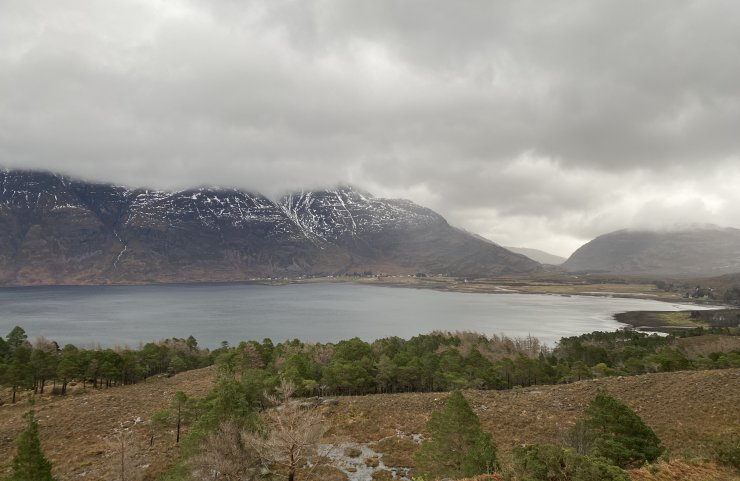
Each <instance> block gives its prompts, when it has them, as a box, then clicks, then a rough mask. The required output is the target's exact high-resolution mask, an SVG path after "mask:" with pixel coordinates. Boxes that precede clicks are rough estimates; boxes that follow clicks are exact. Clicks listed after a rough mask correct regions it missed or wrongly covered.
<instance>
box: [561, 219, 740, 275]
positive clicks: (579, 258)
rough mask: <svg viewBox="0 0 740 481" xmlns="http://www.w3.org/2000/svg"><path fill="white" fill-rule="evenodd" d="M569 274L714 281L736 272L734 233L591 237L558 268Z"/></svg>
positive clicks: (739, 248)
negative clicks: (581, 272) (585, 273)
mask: <svg viewBox="0 0 740 481" xmlns="http://www.w3.org/2000/svg"><path fill="white" fill-rule="evenodd" d="M563 267H564V268H566V269H568V270H570V271H591V272H611V273H622V274H663V275H692V276H718V275H722V274H728V273H734V272H740V229H733V228H722V227H717V226H712V225H704V226H694V227H688V228H683V229H677V230H673V231H655V232H653V231H637V230H620V231H617V232H612V233H609V234H605V235H602V236H599V237H597V238H596V239H594V240H592V241H591V242H589V243H587V244H585V245H583V246H582V247H580V248H579V249H578V250H576V251H575V252H574V253H573V255H571V256H570V258H569V259H568V260H567V261H566V262H565V263H564V264H563Z"/></svg>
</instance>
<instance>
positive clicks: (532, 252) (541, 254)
mask: <svg viewBox="0 0 740 481" xmlns="http://www.w3.org/2000/svg"><path fill="white" fill-rule="evenodd" d="M505 248H506V249H508V250H510V251H511V252H516V253H517V254H521V255H523V256H527V257H529V258H530V259H532V260H533V261H537V262H539V263H540V264H550V265H553V266H559V265H560V264H562V263H563V262H565V261H566V260H567V259H566V258H565V257H560V256H556V255H555V254H550V253H549V252H545V251H541V250H539V249H530V248H528V247H508V246H507V247H505Z"/></svg>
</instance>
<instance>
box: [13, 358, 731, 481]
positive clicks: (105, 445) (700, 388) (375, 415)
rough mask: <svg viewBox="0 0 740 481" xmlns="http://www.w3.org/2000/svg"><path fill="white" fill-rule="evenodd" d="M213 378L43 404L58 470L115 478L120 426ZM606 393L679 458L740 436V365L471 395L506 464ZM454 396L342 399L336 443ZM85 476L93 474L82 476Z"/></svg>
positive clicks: (413, 425) (421, 414) (378, 431)
mask: <svg viewBox="0 0 740 481" xmlns="http://www.w3.org/2000/svg"><path fill="white" fill-rule="evenodd" d="M212 376H213V371H212V370H211V369H204V370H199V371H191V372H188V373H183V374H180V375H177V376H175V377H173V378H170V379H166V378H160V379H153V380H150V381H149V382H146V383H143V384H139V385H135V386H127V387H124V388H113V389H109V390H102V391H97V392H91V391H90V390H88V392H87V393H79V394H74V395H70V396H67V397H66V398H54V399H48V398H47V399H44V400H42V401H41V402H40V403H39V405H38V409H37V411H38V417H39V419H40V425H41V435H42V440H43V447H44V450H45V452H46V454H47V456H48V457H49V458H50V459H51V460H52V462H53V464H54V474H55V475H56V476H58V478H59V479H60V481H66V480H71V479H113V478H114V477H115V476H114V473H115V472H116V471H115V469H116V465H117V463H116V456H115V454H116V450H115V448H114V447H113V446H112V444H111V442H110V441H111V439H112V436H111V434H112V433H113V430H114V429H115V428H116V427H117V426H118V423H119V422H120V421H126V420H129V419H131V418H133V417H136V416H140V417H141V418H142V419H148V418H149V417H150V416H151V414H152V413H154V412H155V411H156V410H157V409H162V408H164V407H166V406H167V404H168V403H169V400H170V399H171V397H172V394H173V393H174V392H175V391H177V390H183V391H185V392H187V393H189V394H192V395H196V396H200V395H203V394H205V393H206V392H207V391H208V389H210V387H211V380H212ZM599 389H605V390H607V391H608V392H609V393H611V394H612V395H614V396H616V397H618V398H619V399H621V400H623V401H624V402H626V403H627V404H628V405H630V406H631V407H632V408H633V409H635V410H636V411H637V412H638V413H639V414H640V416H642V418H643V419H644V420H645V421H646V422H647V423H648V424H649V425H650V426H651V427H652V428H653V429H655V431H656V432H657V433H658V435H659V436H660V437H661V439H663V440H664V443H665V445H666V446H667V447H668V448H669V449H670V450H671V452H672V453H673V455H678V454H681V455H684V456H689V457H691V456H694V455H695V454H696V453H698V452H699V451H701V449H702V448H703V445H704V444H705V443H706V441H707V440H708V439H709V438H711V437H712V436H717V435H721V434H724V433H729V432H740V424H739V423H738V419H740V402H738V401H739V400H740V369H731V370H718V371H700V372H679V373H660V374H649V375H644V376H636V377H625V378H607V379H602V380H597V381H583V382H578V383H574V384H570V385H558V386H538V387H536V388H531V389H524V390H514V391H466V393H465V395H466V397H467V398H468V400H469V401H470V403H471V405H472V406H473V408H474V409H475V411H476V412H477V413H478V415H479V416H480V418H481V420H482V422H483V425H484V427H485V429H487V430H489V431H491V432H492V433H493V438H494V439H495V440H496V442H497V443H498V445H499V449H500V451H501V455H502V457H503V458H504V459H506V458H507V456H508V454H509V452H510V450H511V447H512V446H514V445H516V444H518V443H522V442H551V441H558V440H559V439H560V438H561V436H562V434H563V433H564V432H565V431H566V430H567V429H568V428H569V427H570V426H571V425H572V424H573V423H574V422H575V420H576V419H577V418H578V417H579V416H581V415H582V413H583V410H584V409H585V407H586V405H587V404H588V402H589V401H590V400H591V399H592V398H593V396H594V395H595V394H596V392H597V391H598V390H599ZM445 397H446V394H445V393H424V394H392V395H372V396H361V397H346V398H341V399H340V403H339V405H338V406H336V407H334V408H330V409H329V410H328V411H327V414H328V415H329V417H330V418H331V419H332V421H333V423H334V428H333V429H332V431H331V432H330V434H331V435H332V436H333V437H334V438H335V439H347V440H353V441H361V442H372V441H377V440H380V439H382V438H384V437H387V436H392V435H395V434H396V432H397V430H400V431H403V432H405V433H416V432H423V428H424V425H425V422H426V420H427V419H428V417H429V415H430V413H431V412H432V411H433V410H434V409H436V408H438V407H440V406H442V405H443V404H444V402H445ZM3 399H4V400H6V399H7V398H6V397H5V396H3ZM25 409H26V408H25V406H24V405H23V403H19V404H17V405H15V406H11V405H7V404H6V405H3V406H0V478H1V477H2V476H4V475H5V473H7V470H8V468H9V465H10V459H11V457H12V455H13V453H14V449H15V448H14V445H15V441H14V440H15V438H16V437H17V435H18V433H19V432H20V431H21V429H22V418H21V416H22V414H23V412H24V411H25ZM134 432H135V435H134V437H133V438H132V439H131V442H130V446H131V447H130V449H129V450H130V452H131V453H133V455H134V456H133V458H134V464H135V465H137V466H146V465H149V466H150V467H149V468H148V470H149V471H150V472H156V471H159V470H160V469H161V467H162V466H163V465H165V464H167V463H168V462H171V460H172V459H173V456H174V454H175V451H174V449H172V448H171V446H172V439H171V437H170V435H163V436H160V437H159V438H158V439H156V440H155V444H154V447H153V448H150V447H149V438H148V430H147V428H146V427H145V426H142V425H139V426H137V427H135V428H134ZM675 469H678V468H675ZM685 469H694V470H696V469H710V470H711V469H713V468H696V467H688V468H685ZM139 470H140V472H143V471H145V470H144V469H142V468H139ZM83 472H85V473H86V475H85V477H84V478H80V475H81V473H83ZM712 472H714V473H715V474H716V471H712ZM150 474H151V473H150ZM634 475H635V476H638V475H639V473H635V474H634ZM641 476H642V477H636V478H635V479H640V480H646V481H647V480H650V481H652V480H661V481H662V480H663V479H670V478H659V477H655V478H651V477H649V476H651V475H650V474H649V473H644V475H641ZM720 476H724V478H723V477H718V478H716V479H717V480H718V481H719V480H720V479H730V478H727V476H729V474H727V473H720ZM675 479H683V478H675ZM686 479H697V480H700V479H706V480H710V479H713V478H712V477H710V476H709V475H707V476H705V477H704V478H700V477H697V478H690V477H689V478H686Z"/></svg>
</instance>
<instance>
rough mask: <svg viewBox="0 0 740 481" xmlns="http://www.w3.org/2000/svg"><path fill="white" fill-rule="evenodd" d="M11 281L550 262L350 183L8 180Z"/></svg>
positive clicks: (202, 277)
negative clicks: (275, 185) (195, 185)
mask: <svg viewBox="0 0 740 481" xmlns="http://www.w3.org/2000/svg"><path fill="white" fill-rule="evenodd" d="M0 191H1V192H2V193H1V194H0V283H4V284H21V285H25V284H70V283H71V284H77V283H141V282H181V281H230V280H244V279H250V278H255V277H264V276H286V275H288V276H291V275H305V274H314V275H321V274H336V273H344V272H355V271H367V270H370V271H374V272H387V273H415V272H427V273H445V274H451V275H481V276H485V275H497V274H504V273H522V272H532V271H536V270H538V269H539V268H540V266H539V264H537V263H536V262H532V261H531V260H529V259H527V258H525V257H523V256H520V255H517V254H513V253H511V252H509V251H507V250H505V249H503V248H500V247H498V246H496V245H492V244H490V243H485V242H482V241H480V240H479V239H476V238H475V237H474V236H472V235H470V234H468V233H465V232H463V231H460V230H458V229H455V228H454V227H451V226H450V225H449V224H447V222H446V221H445V220H444V219H443V218H442V217H441V216H440V215H438V214H436V213H435V212H433V211H431V210H429V209H426V208H424V207H420V206H418V205H416V204H414V203H413V202H410V201H407V200H397V199H379V198H375V197H373V196H372V195H370V194H368V193H365V192H361V191H359V190H357V189H355V188H352V187H349V186H339V187H337V188H335V189H331V190H322V191H310V192H300V193H294V194H289V195H286V196H285V197H283V198H282V199H281V200H279V201H277V202H274V201H272V200H270V199H268V198H267V197H265V196H263V195H261V194H258V193H252V192H244V191H240V190H237V189H220V188H200V189H190V190H185V191H179V192H165V191H153V190H144V189H129V188H125V187H118V186H113V185H108V184H93V183H88V182H81V181H77V180H74V179H70V178H68V177H64V176H60V175H55V174H51V173H45V172H29V171H8V170H5V171H0Z"/></svg>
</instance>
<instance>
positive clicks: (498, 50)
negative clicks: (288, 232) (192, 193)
mask: <svg viewBox="0 0 740 481" xmlns="http://www.w3.org/2000/svg"><path fill="white" fill-rule="evenodd" d="M0 164H1V165H4V166H6V167H23V168H44V169H50V170H54V171H61V172H64V173H68V174H72V175H77V176H83V177H85V178H89V179H94V180H105V181H113V182H116V183H119V184H128V185H133V186H139V185H147V186H151V187H163V188H178V187H186V186H193V185H201V184H216V185H222V186H238V187H244V188H248V189H252V190H257V191H261V192H263V193H265V194H267V195H270V196H277V195H279V194H280V193H281V192H283V191H286V190H292V189H301V188H311V187H315V186H327V185H331V184H335V183H338V182H350V183H352V184H354V185H357V186H359V187H361V188H363V189H365V190H367V191H370V192H372V193H374V194H375V195H377V196H392V197H406V198H409V199H411V200H413V201H415V202H417V203H419V204H422V205H425V206H428V207H431V208H433V209H435V210H437V211H438V212H440V213H441V214H442V215H444V216H445V217H447V219H448V220H449V221H450V222H451V223H452V224H454V225H457V226H460V227H463V228H465V229H468V230H471V231H474V232H476V233H479V234H481V235H483V236H486V237H488V238H490V239H492V240H494V241H496V242H498V243H500V244H503V245H514V246H525V247H534V248H541V249H544V250H547V251H550V252H552V253H555V254H560V255H564V256H565V255H569V254H570V253H571V252H572V251H573V250H574V249H575V248H577V247H578V246H580V245H581V244H582V243H584V242H585V241H587V240H589V239H591V238H592V237H594V236H596V235H599V234H603V233H606V232H609V231H612V230H616V229H621V228H625V227H663V226H669V225H672V224H675V223H684V224H685V223H693V222H699V223H707V222H711V223H716V224H720V225H728V226H735V227H740V208H739V207H738V206H740V2H738V1H736V0H726V1H713V0H697V1H682V0H662V1H661V0H651V1H649V2H645V1H626V0H615V1H599V0H583V1H565V2H550V1H541V0H537V1H529V0H512V1H506V2H504V1H494V0H480V1H475V0H461V1H452V0H428V1H419V0H392V1H391V0H372V1H368V0H356V1H352V0H318V1H310V0H265V1H245V0H169V1H157V0H130V1H122V0H105V1H101V0H45V1H43V0H39V1H36V0H0Z"/></svg>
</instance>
